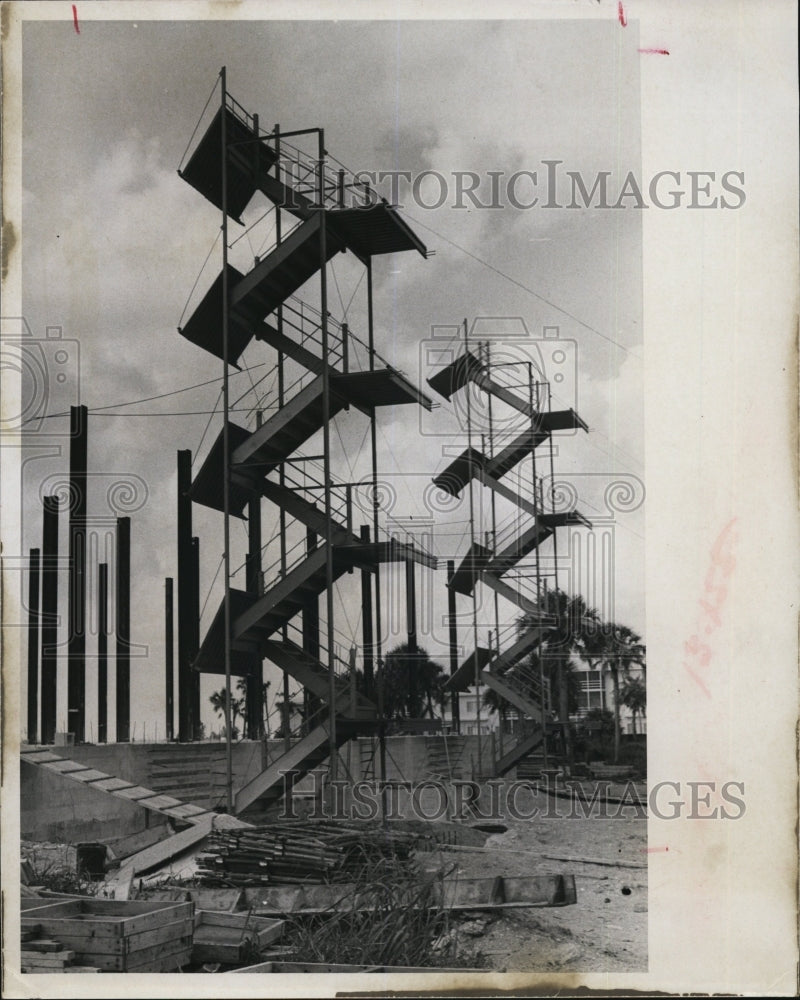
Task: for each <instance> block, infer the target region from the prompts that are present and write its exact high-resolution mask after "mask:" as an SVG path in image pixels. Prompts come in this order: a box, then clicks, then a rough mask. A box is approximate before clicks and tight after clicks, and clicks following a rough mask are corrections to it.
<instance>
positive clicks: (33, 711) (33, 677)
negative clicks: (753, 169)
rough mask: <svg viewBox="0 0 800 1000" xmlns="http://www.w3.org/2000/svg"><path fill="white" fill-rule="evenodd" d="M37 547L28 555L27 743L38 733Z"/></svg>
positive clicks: (35, 739) (34, 738)
mask: <svg viewBox="0 0 800 1000" xmlns="http://www.w3.org/2000/svg"><path fill="white" fill-rule="evenodd" d="M39 564H40V553H39V549H31V550H30V555H29V557H28V726H27V736H28V743H31V744H33V743H36V742H38V735H39Z"/></svg>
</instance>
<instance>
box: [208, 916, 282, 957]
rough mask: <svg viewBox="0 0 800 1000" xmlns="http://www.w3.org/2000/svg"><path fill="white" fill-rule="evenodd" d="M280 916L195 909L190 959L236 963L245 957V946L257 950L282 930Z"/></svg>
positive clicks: (276, 936) (276, 938)
mask: <svg viewBox="0 0 800 1000" xmlns="http://www.w3.org/2000/svg"><path fill="white" fill-rule="evenodd" d="M283 926H284V921H283V920H272V919H270V918H269V917H255V916H252V915H250V914H247V913H220V912H215V911H213V910H198V911H197V914H196V915H195V922H194V944H193V946H192V961H193V962H194V963H198V964H199V963H203V962H221V963H223V964H225V965H236V964H238V963H239V962H242V961H244V960H245V957H246V952H247V949H248V943H249V947H255V948H258V950H259V951H260V950H261V949H262V948H265V947H266V946H267V945H268V944H272V942H273V941H277V940H278V939H279V938H280V937H281V935H282V934H283Z"/></svg>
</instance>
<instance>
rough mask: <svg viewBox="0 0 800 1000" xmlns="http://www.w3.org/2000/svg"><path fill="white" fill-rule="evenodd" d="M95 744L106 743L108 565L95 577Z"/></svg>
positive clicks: (103, 566) (102, 565) (103, 565)
mask: <svg viewBox="0 0 800 1000" xmlns="http://www.w3.org/2000/svg"><path fill="white" fill-rule="evenodd" d="M97 742H98V743H108V563H100V565H99V566H98V577H97Z"/></svg>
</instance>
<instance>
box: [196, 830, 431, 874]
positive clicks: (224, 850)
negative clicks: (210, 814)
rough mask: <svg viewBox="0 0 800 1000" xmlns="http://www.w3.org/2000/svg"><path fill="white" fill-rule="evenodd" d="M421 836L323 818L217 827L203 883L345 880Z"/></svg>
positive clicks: (203, 862)
mask: <svg viewBox="0 0 800 1000" xmlns="http://www.w3.org/2000/svg"><path fill="white" fill-rule="evenodd" d="M416 840H417V837H416V835H414V834H409V833H403V832H399V831H386V830H383V829H382V828H381V827H380V826H366V825H365V824H363V823H361V824H350V823H343V822H334V821H330V822H317V823H314V825H313V830H311V829H310V828H309V826H308V824H303V823H302V822H283V823H273V824H271V825H270V826H268V827H252V828H250V829H247V830H228V831H216V830H215V831H214V833H213V834H212V835H211V836H210V837H209V839H208V845H207V848H206V851H205V853H204V854H203V855H201V856H200V858H199V859H198V866H199V870H200V884H201V885H205V886H259V885H264V886H266V885H273V884H283V883H303V884H308V883H323V882H337V881H338V882H342V881H347V880H350V879H352V878H353V876H354V874H355V873H357V872H358V871H360V870H361V869H363V867H364V865H365V864H370V863H374V862H376V861H378V860H379V859H381V858H386V857H397V858H400V859H406V858H408V856H409V854H410V853H411V851H412V850H413V848H414V846H415V843H416Z"/></svg>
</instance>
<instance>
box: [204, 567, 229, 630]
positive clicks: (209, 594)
mask: <svg viewBox="0 0 800 1000" xmlns="http://www.w3.org/2000/svg"><path fill="white" fill-rule="evenodd" d="M224 561H225V556H224V555H221V556H220V557H219V565H218V566H217V572H216V573H215V574H214V579H213V580H212V581H211V584H210V586H209V588H208V593H207V594H206V599H205V600H204V601H203V606H202V608H201V609H200V620H201V621H202V619H203V615H204V614H205V610H206V605H207V604H208V599H209V598H210V597H211V591H212V590H213V589H214V584H215V583H216V582H217V577H218V576H219V571H220V570H221V569H222V564H223V562H224Z"/></svg>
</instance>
